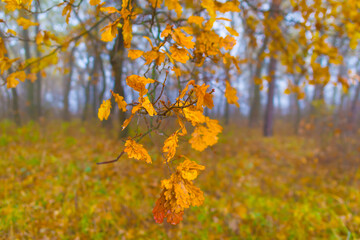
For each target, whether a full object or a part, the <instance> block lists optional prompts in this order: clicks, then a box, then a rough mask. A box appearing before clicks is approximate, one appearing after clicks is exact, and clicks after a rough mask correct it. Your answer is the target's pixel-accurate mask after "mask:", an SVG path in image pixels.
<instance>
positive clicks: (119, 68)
mask: <svg viewBox="0 0 360 240" xmlns="http://www.w3.org/2000/svg"><path fill="white" fill-rule="evenodd" d="M124 50H125V48H124V37H123V35H122V32H121V31H119V34H118V37H117V38H116V41H115V44H114V48H113V50H112V51H111V52H110V63H111V67H112V70H113V72H114V77H115V81H114V92H115V93H117V94H119V95H120V96H123V97H124V98H125V91H124V87H123V85H122V73H123V62H124ZM111 101H112V106H114V105H115V104H114V103H115V101H114V98H112V99H111ZM115 109H116V108H115V107H113V108H112V109H111V110H112V112H113V111H114V110H115ZM110 116H111V115H110ZM125 119H126V114H125V113H124V112H122V111H119V118H118V120H119V123H120V126H121V125H122V124H123V122H124V121H125ZM109 122H110V121H109ZM128 128H129V126H128V127H127V128H125V129H124V130H122V129H120V133H119V137H120V138H122V137H125V136H127V131H128Z"/></svg>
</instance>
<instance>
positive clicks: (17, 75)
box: [6, 71, 26, 88]
mask: <svg viewBox="0 0 360 240" xmlns="http://www.w3.org/2000/svg"><path fill="white" fill-rule="evenodd" d="M17 79H18V80H20V81H22V82H23V81H25V79H26V73H25V72H24V71H18V72H13V73H11V74H10V75H9V76H8V77H7V78H6V87H7V88H15V87H16V86H17V85H18V84H19V81H18V80H17Z"/></svg>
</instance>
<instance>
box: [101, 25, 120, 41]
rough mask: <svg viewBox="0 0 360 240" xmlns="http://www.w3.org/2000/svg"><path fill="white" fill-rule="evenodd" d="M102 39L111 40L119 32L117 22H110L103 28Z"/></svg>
mask: <svg viewBox="0 0 360 240" xmlns="http://www.w3.org/2000/svg"><path fill="white" fill-rule="evenodd" d="M100 31H102V34H101V41H104V42H111V41H112V40H113V39H114V38H115V37H116V35H117V34H118V28H117V24H114V23H111V22H110V23H109V24H108V25H107V26H105V27H104V28H102V29H101V30H100Z"/></svg>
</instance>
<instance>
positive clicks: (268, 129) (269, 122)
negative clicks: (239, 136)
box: [264, 58, 276, 137]
mask: <svg viewBox="0 0 360 240" xmlns="http://www.w3.org/2000/svg"><path fill="white" fill-rule="evenodd" d="M275 71H276V59H275V58H270V63H269V75H270V83H269V89H268V94H267V103H266V109H265V119H264V136H265V137H269V136H272V135H273V128H274V95H275V80H276V78H275Z"/></svg>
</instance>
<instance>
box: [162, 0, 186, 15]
mask: <svg viewBox="0 0 360 240" xmlns="http://www.w3.org/2000/svg"><path fill="white" fill-rule="evenodd" d="M165 7H167V8H168V9H169V10H175V12H176V15H177V17H178V18H180V17H181V14H182V7H181V5H180V3H179V1H178V0H165Z"/></svg>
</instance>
